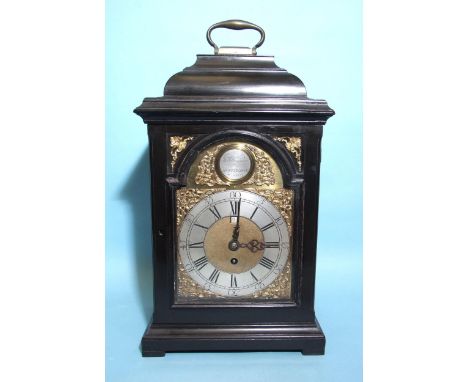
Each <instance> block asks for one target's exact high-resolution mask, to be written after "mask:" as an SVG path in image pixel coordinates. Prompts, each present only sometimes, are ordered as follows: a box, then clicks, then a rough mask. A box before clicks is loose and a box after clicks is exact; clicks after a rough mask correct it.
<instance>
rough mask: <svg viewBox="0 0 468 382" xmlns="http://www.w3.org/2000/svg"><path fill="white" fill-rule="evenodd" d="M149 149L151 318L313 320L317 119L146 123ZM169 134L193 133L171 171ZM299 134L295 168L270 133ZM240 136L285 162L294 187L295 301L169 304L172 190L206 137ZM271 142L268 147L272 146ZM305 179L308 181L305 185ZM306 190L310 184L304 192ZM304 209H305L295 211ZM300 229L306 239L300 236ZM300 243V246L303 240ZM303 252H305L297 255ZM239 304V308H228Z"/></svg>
mask: <svg viewBox="0 0 468 382" xmlns="http://www.w3.org/2000/svg"><path fill="white" fill-rule="evenodd" d="M148 132H149V138H150V151H151V173H152V175H151V178H152V210H153V264H154V275H155V279H154V303H155V314H154V318H153V320H154V323H159V324H170V323H181V324H182V323H192V324H193V323H195V324H197V323H198V324H203V323H216V324H230V323H233V322H236V323H239V324H243V323H252V322H259V323H262V322H308V323H311V324H313V325H314V324H315V316H314V308H313V298H314V282H315V248H316V231H317V223H316V219H314V216H316V214H317V208H318V204H317V202H318V189H316V188H317V187H318V175H319V173H318V168H319V160H320V155H319V153H320V147H319V146H320V138H321V135H322V126H321V125H316V124H315V125H304V124H299V125H298V124H293V123H284V124H282V123H265V122H264V123H250V124H249V123H246V122H242V123H241V124H239V123H234V122H231V123H226V122H225V121H223V123H222V124H221V123H220V121H218V123H208V124H203V125H200V124H196V123H194V124H193V125H186V124H180V123H175V124H170V123H164V124H161V125H150V126H149V127H148ZM172 135H185V136H194V137H195V139H193V140H192V141H190V142H189V143H188V145H187V147H186V149H185V151H184V152H183V153H182V154H181V156H180V158H179V160H178V161H177V163H176V166H175V169H174V170H175V171H174V172H173V171H172V169H171V167H170V166H169V159H168V158H169V150H168V139H169V137H170V136H172ZM288 135H289V136H300V137H301V139H302V145H303V148H304V150H303V160H304V163H303V168H302V171H298V169H297V167H296V166H295V165H294V160H293V159H292V157H291V156H290V155H289V154H288V153H287V151H286V150H284V148H282V146H281V144H280V143H278V142H274V141H273V140H272V139H271V137H273V136H288ZM232 138H242V139H243V140H245V141H248V142H252V143H254V144H256V145H259V146H260V147H263V148H264V149H266V150H267V151H268V152H269V153H270V155H272V157H273V158H274V159H275V160H276V161H279V162H281V163H285V164H286V165H285V166H284V168H283V170H284V175H286V176H284V180H285V187H288V188H293V189H294V187H296V198H295V203H296V205H295V211H296V212H297V216H295V217H294V232H295V235H296V237H295V238H294V242H295V243H296V244H295V245H296V246H297V248H296V253H297V254H298V255H297V256H299V258H298V259H297V260H298V261H297V262H296V264H298V267H297V268H296V269H295V270H294V272H293V276H294V275H299V274H304V275H305V277H304V279H300V280H295V279H293V283H294V285H295V286H296V287H295V288H293V290H294V291H295V292H294V293H295V294H294V299H295V301H296V303H295V304H293V305H291V304H285V305H279V304H268V303H265V304H263V305H262V306H260V305H259V306H255V307H253V306H251V305H250V306H245V305H244V306H239V305H236V304H232V305H228V306H219V305H218V306H213V305H209V306H200V305H195V306H186V305H179V306H177V305H174V285H175V266H176V264H175V262H176V243H175V219H176V216H175V190H176V189H177V188H179V187H181V186H183V184H184V180H185V178H184V177H186V174H187V171H188V166H189V164H190V163H191V161H193V159H194V158H195V157H196V155H197V153H198V152H200V151H201V150H202V149H203V148H205V147H206V144H207V142H208V141H209V142H210V143H214V142H215V141H217V140H218V141H223V140H226V139H232ZM272 148H273V149H272ZM305 182H309V186H308V187H305V184H304V183H305ZM305 190H309V191H308V192H306V191H305ZM303 211H307V213H305V214H301V215H299V213H301V212H303ZM303 230H305V231H306V236H307V238H308V239H306V240H303V237H302V235H303ZM303 243H304V247H303V248H302V247H301V246H302V244H303ZM302 254H304V256H302ZM232 308H238V309H234V310H233V309H232Z"/></svg>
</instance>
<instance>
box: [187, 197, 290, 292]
mask: <svg viewBox="0 0 468 382" xmlns="http://www.w3.org/2000/svg"><path fill="white" fill-rule="evenodd" d="M289 250H290V242H289V231H288V227H287V224H286V222H285V220H284V218H283V217H282V215H281V212H280V211H278V209H277V208H276V207H275V206H274V205H273V204H272V203H271V202H269V201H268V200H267V199H266V198H264V197H262V196H261V195H259V194H256V193H255V192H251V191H246V190H228V191H221V192H216V193H213V194H211V195H208V196H206V197H205V198H203V199H202V200H201V201H199V202H198V203H197V204H196V205H195V206H194V207H193V208H192V209H191V210H190V211H189V213H188V214H187V215H186V216H185V218H184V220H183V221H182V223H181V226H180V231H179V235H178V251H179V256H180V260H181V262H182V266H183V270H184V271H185V272H187V274H188V275H189V276H190V277H191V279H192V280H193V281H195V282H196V283H197V284H198V285H199V286H200V287H202V288H203V289H204V290H208V291H210V292H212V293H214V294H215V295H218V296H224V297H242V296H249V295H252V294H255V293H256V292H258V291H261V290H262V289H264V288H266V287H267V286H268V285H270V284H271V283H272V282H273V281H274V280H275V279H276V278H277V277H278V275H279V274H280V273H281V272H282V270H283V268H284V266H285V264H286V262H287V259H288V257H289Z"/></svg>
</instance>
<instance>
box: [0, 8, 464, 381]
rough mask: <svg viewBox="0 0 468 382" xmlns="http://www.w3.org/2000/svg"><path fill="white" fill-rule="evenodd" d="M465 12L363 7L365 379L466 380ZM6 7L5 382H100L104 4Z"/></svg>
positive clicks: (1, 164)
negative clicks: (32, 381) (31, 381)
mask: <svg viewBox="0 0 468 382" xmlns="http://www.w3.org/2000/svg"><path fill="white" fill-rule="evenodd" d="M290 4H291V3H290ZM465 15H466V9H464V6H463V2H460V1H457V0H448V1H445V2H444V3H440V2H439V3H435V2H431V3H428V2H427V1H416V0H415V1H407V0H405V1H403V0H395V1H393V2H391V3H390V2H384V1H378V0H373V1H369V2H365V6H364V15H363V19H364V31H365V33H364V131H365V133H364V143H365V144H364V153H365V155H364V159H365V160H364V174H365V176H364V185H365V187H364V202H365V203H364V227H365V229H364V238H365V240H364V254H365V256H364V257H365V261H364V264H365V266H364V301H365V303H364V380H365V381H382V382H387V381H395V380H399V381H415V380H425V381H440V380H450V381H466V380H467V379H468V376H467V369H466V367H465V364H466V343H467V341H468V331H467V326H466V322H467V320H468V311H467V309H466V304H464V303H463V302H464V301H465V300H466V290H468V285H467V280H468V279H467V278H466V269H467V265H468V264H467V261H466V253H468V247H467V243H468V241H467V240H466V216H467V214H468V203H467V198H466V195H468V187H467V186H468V184H467V181H466V176H465V174H466V163H468V158H467V150H466V140H467V139H466V138H467V136H466V126H468V121H467V116H468V114H467V113H466V112H465V110H466V102H467V100H466V88H467V87H468V72H467V71H466V68H467V67H468V56H467V51H466V49H463V47H464V46H465V45H466V41H465V37H464V36H466V35H467V34H468V31H467V30H466V28H467V24H466V20H465ZM0 17H1V23H0V32H1V33H0V39H1V43H2V49H3V51H4V52H7V53H8V54H6V55H3V57H2V61H1V63H0V64H1V65H0V66H1V70H0V83H1V87H0V103H1V105H2V112H1V113H0V119H1V122H0V126H1V127H2V129H1V135H2V139H1V140H0V159H1V160H0V171H1V174H2V187H1V196H2V197H1V198H0V211H1V213H0V226H1V232H2V234H1V240H0V254H1V256H0V263H1V264H0V299H1V301H2V307H3V309H2V315H1V325H0V336H1V339H2V341H1V342H0V356H1V359H2V366H1V368H0V375H1V379H2V380H8V381H25V380H48V381H63V380H67V381H83V380H103V379H104V360H105V352H104V333H105V332H104V330H105V325H104V289H105V286H104V265H105V263H104V200H105V199H104V147H105V146H104V47H105V44H104V4H103V3H102V2H99V1H95V0H82V1H80V2H79V3H78V2H63V1H60V0H44V1H41V2H36V1H26V0H25V1H21V2H10V3H8V4H4V5H2V12H0ZM274 53H275V54H277V52H274ZM288 69H290V68H288ZM296 74H300V73H297V72H296ZM307 85H308V87H309V92H310V91H311V89H310V84H307ZM234 366H235V365H234ZM260 366H261V365H259V367H260ZM179 367H180V368H181V367H184V363H182V362H181V363H180V364H178V365H176V366H174V369H176V368H179ZM229 370H233V372H237V370H236V369H235V367H233V366H232V364H230V365H229ZM258 370H260V369H258ZM258 370H257V369H255V373H257V375H258V373H259V371H258ZM208 373H209V369H207V370H206V374H208ZM294 376H295V373H294V369H291V370H290V373H288V379H290V380H292V379H293V378H294ZM220 377H221V376H220ZM300 377H302V378H300ZM147 380H160V378H158V376H157V375H155V374H154V373H153V374H151V375H148V378H147ZM296 380H306V381H310V380H318V378H314V376H313V374H308V375H302V376H301V375H299V376H298V377H297V378H296ZM336 380H337V381H341V380H347V378H345V379H343V378H340V377H337V379H336Z"/></svg>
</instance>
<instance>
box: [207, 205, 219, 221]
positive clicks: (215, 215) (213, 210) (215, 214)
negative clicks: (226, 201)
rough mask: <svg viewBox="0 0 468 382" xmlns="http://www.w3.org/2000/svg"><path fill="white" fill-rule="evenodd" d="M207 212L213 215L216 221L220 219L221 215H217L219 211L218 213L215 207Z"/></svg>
mask: <svg viewBox="0 0 468 382" xmlns="http://www.w3.org/2000/svg"><path fill="white" fill-rule="evenodd" d="M209 210H210V211H211V213H212V214H213V215H214V217H215V219H216V220H219V219H221V214H220V213H219V211H218V209H217V208H216V206H213V208H209Z"/></svg>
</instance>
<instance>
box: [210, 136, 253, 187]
mask: <svg viewBox="0 0 468 382" xmlns="http://www.w3.org/2000/svg"><path fill="white" fill-rule="evenodd" d="M215 166H216V172H217V173H218V176H219V177H220V178H221V179H223V180H224V181H227V182H229V183H232V184H235V183H241V182H244V181H245V180H247V179H248V178H250V176H251V175H252V173H253V171H254V167H255V159H254V157H253V155H252V153H251V152H250V150H249V149H248V148H247V147H245V146H244V145H242V144H236V145H228V146H226V147H225V148H224V149H223V150H221V151H220V152H219V153H218V155H217V157H216V165H215Z"/></svg>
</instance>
